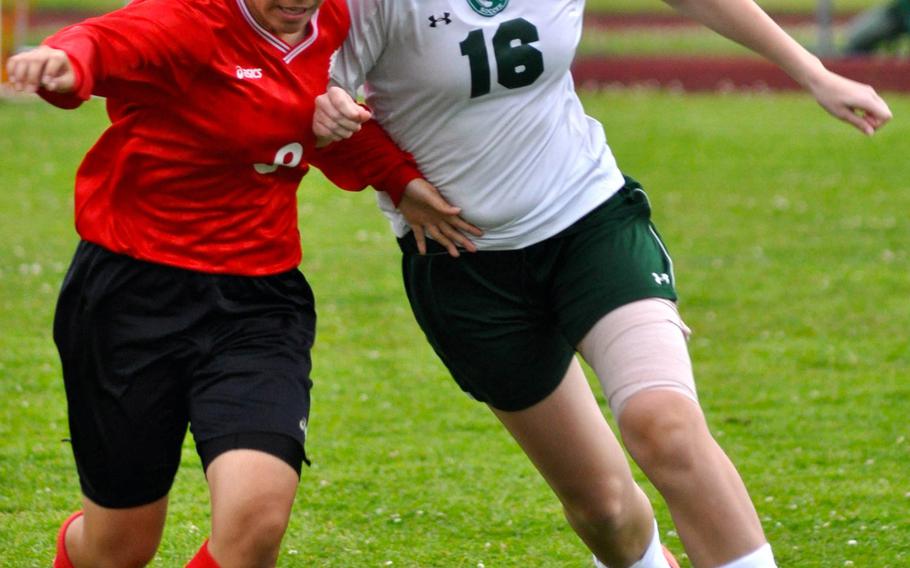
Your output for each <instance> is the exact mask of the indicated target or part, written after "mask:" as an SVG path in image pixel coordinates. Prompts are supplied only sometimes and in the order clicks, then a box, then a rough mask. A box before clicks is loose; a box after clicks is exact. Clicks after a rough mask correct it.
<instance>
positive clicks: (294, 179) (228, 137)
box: [8, 0, 472, 568]
mask: <svg viewBox="0 0 910 568" xmlns="http://www.w3.org/2000/svg"><path fill="white" fill-rule="evenodd" d="M349 23H350V22H349V15H348V12H347V8H346V5H345V2H344V0H325V1H323V0H193V1H189V0H134V1H133V2H132V3H131V4H129V5H128V6H126V7H125V8H123V9H121V10H118V11H115V12H112V13H110V14H107V15H104V16H101V17H99V18H94V19H90V20H87V21H85V22H83V23H81V24H77V25H75V26H71V27H68V28H65V29H63V30H61V31H60V32H58V33H57V34H55V35H53V36H51V37H50V38H48V39H47V40H46V41H45V42H44V43H43V45H42V46H41V47H39V48H37V49H35V50H33V51H30V52H26V53H23V54H20V55H18V56H15V57H13V58H11V59H10V61H9V63H8V71H9V76H10V81H11V83H12V84H13V85H14V87H17V88H18V89H20V90H25V91H37V92H38V93H39V94H40V95H41V96H42V97H44V98H45V99H46V100H48V101H49V102H51V103H52V104H55V105H57V106H59V107H62V108H75V107H78V106H79V105H80V104H81V103H82V102H83V101H85V100H86V99H88V98H89V96H91V95H93V94H94V95H100V96H103V97H106V98H107V109H108V114H109V116H110V119H111V125H110V127H109V128H108V129H107V130H106V131H105V132H104V133H103V134H102V135H101V137H100V139H99V140H98V141H97V142H96V144H95V145H94V147H93V148H92V149H91V150H90V151H89V152H88V154H87V156H86V157H85V159H84V161H83V163H82V165H81V167H80V168H79V171H78V173H77V176H76V193H75V214H76V215H75V216H76V228H77V231H78V233H79V235H80V237H81V239H82V240H81V242H80V244H79V246H78V249H77V251H76V254H75V257H74V259H73V263H72V265H71V267H70V269H69V272H68V274H67V276H66V279H65V281H64V284H63V287H62V290H61V294H60V298H59V301H58V304H57V311H56V315H55V321H54V339H55V341H56V343H57V346H58V350H59V352H60V357H61V361H62V367H63V375H64V383H65V386H66V394H67V403H68V410H69V422H70V432H71V438H72V443H73V453H74V456H75V461H76V465H77V469H78V472H79V480H80V486H81V489H82V493H83V508H82V510H81V511H80V512H78V513H76V514H74V515H73V516H71V517H70V518H69V519H67V521H66V522H65V523H64V524H63V526H62V527H61V531H60V533H59V538H58V546H57V556H56V559H55V561H54V566H55V567H57V568H68V567H71V566H75V567H78V568H82V567H87V566H92V567H97V566H116V567H125V566H144V565H146V564H148V563H149V562H150V561H151V559H152V558H153V556H154V555H155V552H156V550H157V547H158V544H159V542H160V538H161V534H162V530H163V526H164V521H165V515H166V510H167V499H168V497H167V495H168V492H169V490H170V487H171V484H172V482H173V479H174V476H175V474H176V471H177V467H178V465H179V461H180V449H181V445H182V441H183V438H184V436H185V434H186V430H187V427H188V426H189V428H190V430H191V431H192V433H193V436H194V439H195V442H196V447H197V451H198V453H199V455H200V457H201V459H202V463H203V466H204V468H205V473H206V479H207V481H208V485H209V490H210V495H211V506H212V534H211V537H210V539H209V540H208V541H207V542H206V543H205V544H203V546H202V548H200V550H199V552H198V553H197V555H196V557H194V559H193V560H192V561H191V562H190V566H196V567H200V566H206V567H208V566H223V567H225V568H228V567H243V568H251V567H260V566H273V565H274V564H275V562H276V558H277V556H278V551H279V545H280V542H281V539H282V537H283V535H284V532H285V529H286V527H287V523H288V519H289V516H290V511H291V506H292V504H293V501H294V496H295V493H296V488H297V485H298V482H299V475H300V469H301V464H302V462H304V461H305V460H306V455H305V452H304V442H305V439H306V430H307V420H308V416H309V405H310V399H309V389H310V386H311V382H310V378H309V371H310V366H311V361H310V348H311V346H312V343H313V339H314V333H315V311H314V304H313V297H312V292H311V290H310V287H309V285H308V284H307V282H306V279H305V278H304V277H303V275H302V274H301V273H300V272H299V271H298V270H297V266H298V264H299V262H300V259H301V250H300V235H299V232H298V229H297V208H296V198H295V194H296V191H297V188H298V185H299V183H300V181H301V178H302V177H303V176H304V175H305V174H306V172H307V170H308V168H309V165H310V164H313V165H315V166H317V167H319V168H320V169H322V170H323V172H325V173H326V174H327V176H328V177H329V178H330V179H331V180H332V181H334V182H335V183H336V184H337V185H339V186H341V187H342V188H345V189H349V190H359V189H362V188H363V187H365V186H367V185H373V186H374V187H376V188H377V189H380V190H384V191H387V192H388V194H389V196H390V197H391V198H392V199H393V201H395V202H396V203H397V204H399V206H400V208H401V210H402V211H403V212H408V214H409V220H410V219H413V220H414V222H415V224H416V225H417V226H419V227H421V228H426V230H427V231H428V233H429V234H430V235H431V236H434V238H435V237H441V238H442V239H443V241H444V242H449V243H450V245H451V249H450V251H451V252H453V253H454V254H457V251H456V250H455V244H459V245H461V246H462V247H466V248H467V249H468V250H471V249H472V246H471V243H470V242H468V241H467V240H466V238H465V237H464V236H463V232H462V231H467V232H471V230H472V229H471V228H470V227H467V226H466V225H465V224H464V223H463V222H462V221H460V219H459V218H458V217H457V214H458V210H457V209H456V208H452V207H450V206H449V205H448V204H447V203H445V202H444V201H443V200H442V198H441V197H439V196H438V194H436V193H435V190H434V189H433V188H432V186H429V184H427V183H426V182H425V181H423V180H422V179H420V173H419V172H418V171H417V169H416V168H415V166H414V165H413V162H412V160H411V159H410V157H409V156H408V155H407V154H404V153H403V152H401V151H400V150H398V148H397V147H395V146H394V144H392V142H391V141H390V140H389V139H388V137H386V135H385V133H384V132H383V131H382V130H381V129H380V128H378V126H376V124H375V123H372V122H364V121H366V120H367V119H368V118H369V115H370V113H369V112H368V111H367V110H366V109H364V110H363V112H362V113H360V115H359V116H356V117H355V119H354V120H355V122H357V123H360V122H364V124H363V128H361V129H359V132H358V133H357V134H356V135H355V136H354V137H353V138H352V139H351V140H350V141H348V142H347V143H345V144H337V145H332V146H330V147H328V148H325V149H318V148H316V142H315V139H314V137H313V134H312V117H313V110H314V99H315V97H316V96H317V95H319V94H321V93H323V92H325V90H326V87H327V83H328V69H329V62H330V58H331V56H332V53H333V52H334V51H335V50H336V49H337V48H338V47H339V46H340V45H341V42H342V41H343V40H344V38H345V36H346V34H347V31H348V26H349ZM437 220H442V221H440V222H439V223H436V221H437ZM448 237H450V238H451V240H449V238H448Z"/></svg>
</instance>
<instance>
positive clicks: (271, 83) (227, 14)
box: [42, 0, 420, 275]
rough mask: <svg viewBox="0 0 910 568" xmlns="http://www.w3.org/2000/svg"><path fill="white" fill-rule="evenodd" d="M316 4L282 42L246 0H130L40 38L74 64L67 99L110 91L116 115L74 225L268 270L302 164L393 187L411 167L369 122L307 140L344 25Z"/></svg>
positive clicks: (79, 177)
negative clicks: (294, 34)
mask: <svg viewBox="0 0 910 568" xmlns="http://www.w3.org/2000/svg"><path fill="white" fill-rule="evenodd" d="M348 26H349V16H348V12H347V5H346V3H345V1H344V0H326V1H325V3H324V4H323V5H322V7H321V8H320V9H319V11H318V12H317V13H316V14H314V15H313V17H312V20H311V21H310V24H309V26H308V31H307V36H306V37H305V39H304V40H303V41H302V42H300V43H299V44H297V45H288V44H287V43H285V42H284V41H282V40H281V39H279V38H278V37H277V36H275V35H273V34H271V33H270V32H269V31H268V30H266V29H265V28H263V27H262V26H260V25H259V24H258V23H257V22H256V21H255V20H254V19H253V17H252V16H251V14H250V13H249V11H248V9H247V8H246V5H245V4H244V2H243V0H134V2H132V3H131V4H130V5H128V6H127V7H125V8H122V9H120V10H117V11H115V12H111V13H110V14H107V15H104V16H101V17H99V18H94V19H90V20H86V21H85V22H83V23H80V24H77V25H75V26H71V27H68V28H64V29H63V30H61V31H60V32H58V33H57V34H55V35H53V36H51V37H50V38H48V39H47V40H46V42H45V43H46V44H47V45H50V46H51V47H55V48H58V49H62V50H64V51H66V52H67V54H68V55H69V58H70V60H71V62H72V63H73V66H74V68H75V70H76V75H77V90H76V92H74V93H71V94H68V95H58V94H52V93H47V92H42V96H43V97H44V98H45V99H47V100H48V101H50V102H51V103H53V104H55V105H57V106H61V107H64V108H73V107H76V106H79V104H81V103H82V101H84V100H86V99H88V97H89V96H90V95H91V94H96V95H100V96H103V97H107V110H108V115H109V116H110V119H111V126H110V127H109V128H108V129H107V130H106V131H105V132H104V133H103V134H102V135H101V138H100V139H99V140H98V141H97V142H96V143H95V145H94V146H93V147H92V149H91V150H90V151H89V152H88V154H87V155H86V157H85V159H84V161H83V162H82V165H81V166H80V168H79V171H78V172H77V174H76V194H75V200H76V203H75V211H76V230H77V231H78V233H79V235H80V236H81V237H82V238H83V239H85V240H87V241H90V242H93V243H96V244H99V245H101V246H103V247H105V248H107V249H109V250H111V251H113V252H117V253H121V254H126V255H129V256H132V257H134V258H139V259H142V260H148V261H152V262H157V263H162V264H169V265H175V266H179V267H182V268H187V269H191V270H199V271H203V272H216V273H230V274H244V275H267V274H275V273H278V272H282V271H285V270H289V269H291V268H294V267H296V266H297V265H298V264H299V263H300V258H301V251H300V234H299V232H298V229H297V204H296V191H297V188H298V186H299V184H300V180H301V178H302V177H303V176H304V175H305V174H306V172H307V170H308V169H309V164H313V165H315V166H316V167H318V168H320V169H321V170H322V171H323V172H324V173H325V174H326V175H327V176H328V177H329V179H331V180H332V181H333V182H334V183H336V184H337V185H339V186H341V187H342V188H344V189H348V190H360V189H363V188H364V187H365V186H367V185H373V186H375V187H377V188H380V189H385V190H387V191H389V192H390V194H391V195H392V196H393V197H395V198H400V195H401V192H402V191H403V188H404V185H405V184H406V183H407V182H408V181H410V180H412V179H414V178H416V177H419V176H420V173H419V172H418V171H417V169H416V167H415V166H414V165H413V161H412V160H411V159H410V157H409V156H408V155H407V154H405V153H404V152H402V151H401V150H399V149H398V148H397V147H396V146H395V145H394V143H392V141H391V140H390V139H389V138H388V137H387V136H386V135H385V132H384V131H382V130H381V129H380V128H379V127H378V125H376V124H375V123H373V122H372V121H371V122H369V123H367V124H366V125H365V126H364V128H363V129H362V130H361V131H360V132H359V133H358V134H356V135H355V136H353V137H352V138H351V139H349V140H346V141H344V142H341V143H336V144H332V145H330V146H329V147H327V148H325V149H321V150H316V149H315V147H314V144H315V138H314V136H313V132H312V119H313V111H314V99H315V97H316V96H317V95H320V94H322V93H324V92H325V90H326V87H327V85H328V77H329V73H328V70H329V62H330V58H331V56H332V54H333V53H334V52H335V50H336V49H337V48H338V47H339V46H340V45H341V43H342V42H343V40H344V38H345V36H346V35H347V31H348Z"/></svg>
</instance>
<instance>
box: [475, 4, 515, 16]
mask: <svg viewBox="0 0 910 568" xmlns="http://www.w3.org/2000/svg"><path fill="white" fill-rule="evenodd" d="M468 5H469V6H470V7H471V9H472V10H474V11H475V12H477V13H478V14H480V15H481V16H486V17H488V18H491V17H493V16H495V15H496V14H498V13H500V12H502V11H503V10H505V9H506V6H508V5H509V0H468Z"/></svg>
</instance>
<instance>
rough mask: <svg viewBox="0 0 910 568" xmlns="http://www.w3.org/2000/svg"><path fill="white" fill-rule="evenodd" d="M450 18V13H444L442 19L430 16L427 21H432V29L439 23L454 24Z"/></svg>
mask: <svg viewBox="0 0 910 568" xmlns="http://www.w3.org/2000/svg"><path fill="white" fill-rule="evenodd" d="M450 16H451V14H450V13H448V12H444V13H443V14H442V17H441V18H437V17H436V16H430V17H429V18H427V19H428V20H430V27H431V28H435V27H436V24H438V23H439V22H442V23H444V24H445V25H449V24H451V23H452V18H451V17H450Z"/></svg>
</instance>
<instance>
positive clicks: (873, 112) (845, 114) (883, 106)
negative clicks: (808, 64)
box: [809, 70, 891, 136]
mask: <svg viewBox="0 0 910 568" xmlns="http://www.w3.org/2000/svg"><path fill="white" fill-rule="evenodd" d="M809 90H810V91H811V92H812V94H813V96H815V100H817V101H818V103H819V104H820V105H821V106H822V107H823V108H824V109H825V110H827V111H828V112H829V113H831V114H832V115H834V116H836V117H837V118H839V119H841V120H843V121H844V122H847V123H849V124H852V125H853V126H855V127H856V128H857V129H858V130H859V131H860V132H862V133H863V134H866V135H867V136H871V135H873V134H875V131H876V130H878V129H879V128H881V127H882V126H884V125H885V123H887V122H888V121H889V120H891V109H889V108H888V104H887V103H886V102H885V101H884V100H882V98H881V97H880V96H878V93H876V92H875V89H873V88H872V87H870V86H869V85H864V84H862V83H857V82H856V81H852V80H850V79H847V78H846V77H841V76H840V75H838V74H837V73H832V72H831V71H828V70H825V71H823V72H822V73H821V74H819V75H818V76H817V77H815V78H813V80H812V81H810V83H809Z"/></svg>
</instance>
